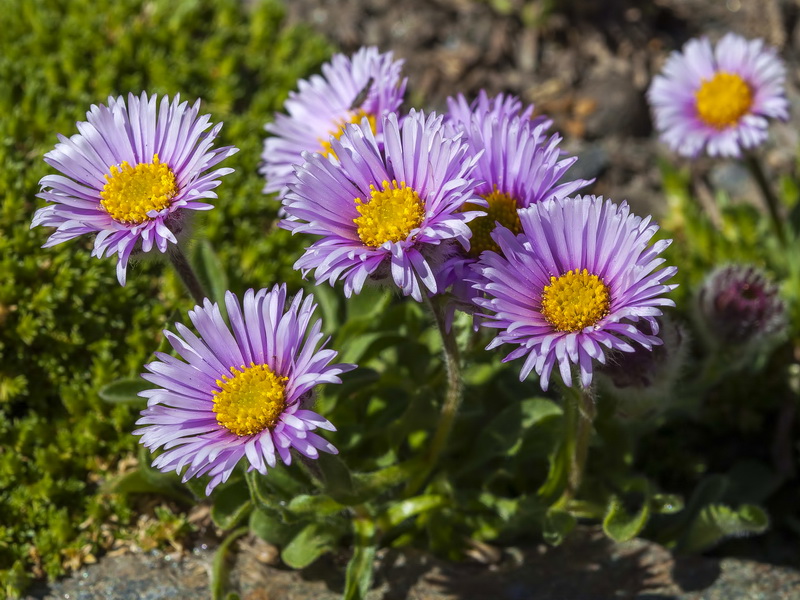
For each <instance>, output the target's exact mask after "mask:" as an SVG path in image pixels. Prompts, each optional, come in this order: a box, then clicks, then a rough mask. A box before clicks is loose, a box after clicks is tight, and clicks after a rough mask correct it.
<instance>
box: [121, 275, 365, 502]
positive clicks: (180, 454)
mask: <svg viewBox="0 0 800 600" xmlns="http://www.w3.org/2000/svg"><path fill="white" fill-rule="evenodd" d="M225 306H226V308H227V310H228V315H229V317H230V322H231V327H230V328H229V327H228V325H226V323H225V321H224V320H223V318H222V315H221V314H220V310H219V306H218V305H217V304H212V303H211V302H210V301H209V300H206V301H205V304H204V305H203V306H202V307H200V306H196V307H195V309H194V310H193V311H190V312H189V318H190V319H191V320H192V323H194V326H195V327H196V328H197V331H198V332H199V334H200V336H199V337H198V336H196V335H195V334H194V333H192V332H191V331H190V330H189V329H188V328H187V327H185V326H184V325H182V324H180V323H178V324H176V329H177V330H178V334H179V335H175V334H174V333H172V332H170V331H165V332H164V334H165V335H166V337H167V339H168V340H169V342H170V344H171V345H172V347H173V348H174V349H175V351H176V352H177V353H178V354H179V355H180V356H181V358H183V359H184V360H183V361H182V360H179V359H177V358H175V357H172V356H170V355H169V354H164V353H162V352H157V353H156V357H157V359H158V360H156V361H154V362H151V363H150V364H148V365H145V368H146V369H147V370H148V371H150V372H149V373H145V374H143V375H142V377H144V378H145V379H146V380H147V381H149V382H151V383H153V384H155V385H157V386H160V387H158V388H156V389H152V390H146V391H144V392H141V393H140V394H139V395H140V396H142V397H144V398H148V402H147V408H146V409H145V410H143V411H142V416H141V418H140V419H139V420H138V421H137V422H136V424H137V425H142V427H141V428H140V429H137V430H136V431H134V435H141V436H142V437H141V439H140V440H139V441H140V442H141V443H142V444H143V445H144V446H145V447H146V448H149V449H150V450H151V451H152V450H155V449H156V448H164V450H165V452H163V453H162V454H161V455H159V456H158V457H157V458H156V459H155V460H154V461H153V466H154V467H157V468H159V469H160V470H161V471H176V472H180V471H181V470H182V469H183V468H184V467H187V466H188V468H187V469H186V471H185V472H184V473H183V481H188V480H189V479H190V478H192V477H200V476H202V475H210V476H211V481H210V482H209V483H208V486H207V487H206V494H209V493H210V492H211V490H212V489H213V488H214V487H216V486H217V485H218V484H220V483H223V482H225V481H226V480H227V479H228V477H230V475H231V473H232V472H233V470H234V468H235V466H236V464H237V463H238V462H239V461H240V460H241V459H242V458H245V457H246V458H247V462H248V463H249V470H252V469H255V470H257V471H258V472H259V473H262V474H266V472H267V466H270V467H274V466H275V465H276V464H277V459H278V458H280V459H281V460H282V461H283V462H284V463H285V464H287V465H288V464H291V462H292V454H291V449H292V448H294V449H295V450H297V451H298V452H300V454H302V455H303V456H306V457H308V458H317V457H318V456H319V451H320V450H321V451H323V452H329V453H331V454H336V453H337V450H336V448H334V447H333V445H332V444H331V443H330V442H328V441H326V440H325V439H323V438H322V437H320V436H318V435H317V434H316V433H313V430H314V429H317V428H319V429H327V430H329V431H335V430H336V429H335V427H334V426H333V425H331V423H330V422H328V421H327V420H326V419H324V418H323V417H321V416H320V415H318V414H317V413H315V412H314V411H311V410H309V409H308V406H309V404H310V403H311V401H312V394H313V389H314V386H316V385H317V384H320V383H341V381H340V379H339V377H338V376H339V375H340V374H341V373H344V372H346V371H350V370H351V369H354V368H355V365H349V364H329V363H330V362H331V361H332V360H333V359H334V358H335V357H336V352H335V351H334V350H330V349H326V348H325V345H326V344H327V340H326V341H322V339H323V334H322V333H321V332H320V327H321V325H320V323H321V322H320V321H319V320H317V321H316V322H314V324H313V325H312V326H311V328H310V329H309V323H310V322H311V317H312V315H313V313H314V310H315V309H316V307H317V305H316V304H314V296H312V295H311V294H309V295H307V296H306V297H305V299H303V294H302V292H300V293H298V294H297V295H296V296H295V297H294V299H293V300H291V302H290V303H289V304H288V306H287V297H286V285H285V284H283V285H281V286H277V285H276V286H275V287H273V288H272V290H270V291H267V290H266V289H262V290H259V291H258V292H255V293H254V292H253V290H248V291H247V292H246V293H245V295H244V302H243V306H240V304H239V300H238V298H237V297H236V296H235V295H234V294H232V293H231V292H227V293H226V295H225ZM231 329H232V330H233V331H232V332H231ZM320 342H322V345H320ZM184 361H185V362H184Z"/></svg>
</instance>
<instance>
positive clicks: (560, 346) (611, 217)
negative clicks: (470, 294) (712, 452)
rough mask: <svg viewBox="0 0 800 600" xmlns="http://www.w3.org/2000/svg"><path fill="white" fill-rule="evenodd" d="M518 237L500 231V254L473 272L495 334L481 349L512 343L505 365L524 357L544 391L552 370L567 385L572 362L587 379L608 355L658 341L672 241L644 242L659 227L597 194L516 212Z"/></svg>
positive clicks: (585, 382) (486, 322)
mask: <svg viewBox="0 0 800 600" xmlns="http://www.w3.org/2000/svg"><path fill="white" fill-rule="evenodd" d="M519 214H520V221H521V225H522V233H521V234H520V235H516V236H515V235H514V234H513V233H512V232H511V231H510V230H508V229H507V228H505V227H498V228H497V229H496V230H495V231H494V232H493V234H492V237H493V238H494V240H495V241H496V242H497V244H498V246H499V247H500V250H501V253H497V252H492V251H488V252H485V253H484V254H483V255H482V257H481V260H480V262H478V263H477V265H476V267H475V269H476V270H477V271H478V273H479V274H480V277H478V278H476V280H475V287H476V289H477V290H478V291H480V292H481V293H482V294H481V295H479V296H477V297H476V298H475V303H476V304H477V305H478V306H480V307H481V308H483V309H484V310H485V312H484V313H481V315H480V316H481V317H482V319H483V320H482V322H481V325H482V326H485V327H490V328H495V329H498V330H499V331H498V334H497V336H496V337H495V338H494V340H492V342H491V343H490V344H489V346H488V347H487V349H491V348H495V347H497V346H500V345H502V344H516V345H518V346H519V347H518V348H516V349H515V350H513V351H512V352H511V353H510V354H509V355H508V356H506V358H505V360H506V361H508V360H513V359H515V358H519V357H522V356H524V357H525V362H524V363H523V365H522V369H521V372H520V379H521V380H522V379H525V378H526V377H527V376H528V375H529V374H530V372H531V371H533V370H535V371H536V372H537V373H538V374H539V378H540V383H541V386H542V389H545V390H546V389H547V387H548V384H549V380H550V374H551V372H552V370H553V367H554V366H557V367H558V369H559V371H560V374H561V377H562V379H563V381H564V383H565V384H566V385H571V383H572V373H571V368H572V365H575V366H577V367H578V370H579V374H580V382H581V385H582V386H583V387H588V386H589V385H591V382H592V372H593V363H594V361H598V362H600V363H605V361H606V353H607V352H608V351H609V350H615V349H616V350H621V351H623V352H632V351H633V350H634V348H635V346H634V344H639V345H641V346H643V347H644V348H647V349H651V348H652V347H653V346H655V345H658V344H660V343H661V340H660V339H659V338H658V337H657V334H658V323H657V321H656V317H658V316H660V315H661V310H660V307H662V306H674V302H673V301H672V300H670V299H668V298H665V297H664V294H666V293H668V292H669V291H671V290H672V289H674V287H675V286H674V285H667V284H665V283H664V282H665V281H666V280H668V279H669V278H670V277H672V276H673V275H674V274H675V272H676V268H675V267H665V268H659V267H660V266H661V265H662V264H663V262H664V259H663V258H659V256H658V255H659V254H660V253H661V252H663V250H664V249H665V248H666V247H667V246H668V245H669V243H670V240H660V241H658V242H656V243H654V244H652V245H648V244H649V242H650V240H651V239H652V237H653V235H654V234H655V233H656V231H657V229H658V227H657V226H656V225H654V224H652V223H650V218H649V217H648V218H646V219H641V218H639V217H636V216H634V215H632V214H631V213H630V209H629V208H628V205H627V204H626V203H625V202H623V203H622V204H621V205H619V206H618V205H616V204H614V203H612V202H611V201H610V200H605V201H604V200H603V199H602V198H599V197H594V196H585V197H580V196H577V197H575V198H565V199H563V200H545V201H544V202H540V203H538V204H534V205H531V206H530V207H529V208H526V209H522V210H520V211H519Z"/></svg>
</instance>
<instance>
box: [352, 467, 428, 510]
mask: <svg viewBox="0 0 800 600" xmlns="http://www.w3.org/2000/svg"><path fill="white" fill-rule="evenodd" d="M422 463H423V458H422V457H417V458H413V459H411V460H407V461H405V462H402V463H398V464H395V465H391V466H389V467H386V468H385V469H379V470H377V471H372V472H371V473H353V483H354V485H355V488H356V498H357V499H358V501H359V502H358V503H359V504H360V503H362V502H366V501H368V500H371V499H372V498H374V497H375V496H378V495H380V494H382V493H383V492H385V491H387V490H389V489H390V488H392V487H394V486H396V485H400V484H402V483H406V482H408V480H409V479H411V477H412V476H413V475H414V474H415V473H416V472H417V471H419V469H420V468H421V467H422Z"/></svg>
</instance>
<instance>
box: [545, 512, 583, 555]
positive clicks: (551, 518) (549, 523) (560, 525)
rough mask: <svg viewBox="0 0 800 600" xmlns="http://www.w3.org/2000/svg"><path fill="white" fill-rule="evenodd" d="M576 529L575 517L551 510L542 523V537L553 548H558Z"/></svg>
mask: <svg viewBox="0 0 800 600" xmlns="http://www.w3.org/2000/svg"><path fill="white" fill-rule="evenodd" d="M573 529H575V517H573V516H572V515H571V514H569V513H568V512H566V511H563V510H558V509H554V508H551V509H550V510H548V511H547V513H545V516H544V520H543V522H542V537H543V538H544V541H545V542H547V543H548V544H550V545H551V546H558V545H559V544H561V542H563V541H564V539H566V537H567V536H568V535H569V534H570V533H571V532H572V530H573Z"/></svg>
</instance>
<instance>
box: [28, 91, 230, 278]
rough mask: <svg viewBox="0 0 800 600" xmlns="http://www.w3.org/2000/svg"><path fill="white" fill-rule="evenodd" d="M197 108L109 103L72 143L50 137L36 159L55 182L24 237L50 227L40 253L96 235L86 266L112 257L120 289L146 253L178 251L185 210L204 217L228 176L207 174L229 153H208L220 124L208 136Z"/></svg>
mask: <svg viewBox="0 0 800 600" xmlns="http://www.w3.org/2000/svg"><path fill="white" fill-rule="evenodd" d="M199 110H200V101H199V100H198V101H197V102H195V103H194V105H192V106H191V107H189V105H188V103H187V102H181V101H180V96H175V98H174V99H173V100H172V102H170V100H169V98H168V97H166V96H165V97H163V98H162V99H161V102H160V105H158V103H157V97H156V96H150V97H148V95H147V94H146V93H145V92H142V94H141V96H138V97H137V96H134V95H133V94H129V95H128V102H127V104H126V102H125V100H124V99H123V98H122V97H121V96H120V97H118V98H113V97H110V98H109V99H108V106H106V105H102V104H101V105H99V106H97V105H92V107H91V109H90V110H89V112H88V113H86V119H87V120H86V122H80V123H78V131H79V133H78V134H76V135H73V136H72V137H70V138H67V137H64V136H62V135H59V136H58V139H59V143H58V144H56V147H55V149H54V150H51V151H50V152H48V153H47V154H45V156H44V160H45V162H47V164H49V165H50V166H52V167H54V168H55V169H57V170H58V171H60V172H61V174H59V175H46V176H45V177H43V178H42V180H41V181H40V182H39V183H40V185H41V187H42V190H41V192H40V193H39V194H38V197H39V198H42V199H44V200H46V201H47V202H48V205H47V206H45V207H44V208H40V209H39V210H37V211H36V214H35V215H34V217H33V223H32V225H31V227H36V226H37V225H43V226H45V227H56V228H57V229H56V231H55V232H54V233H53V234H52V235H51V236H50V238H49V239H48V240H47V242H46V243H45V244H44V247H49V246H54V245H56V244H60V243H62V242H65V241H67V240H71V239H72V238H75V237H78V236H81V235H84V234H87V233H96V234H97V235H96V236H95V239H94V249H93V251H92V256H97V257H98V258H100V257H102V256H104V255H108V256H110V255H112V254H116V255H117V257H118V260H117V278H118V279H119V282H120V284H121V285H125V279H126V268H127V265H128V259H129V257H130V256H131V253H132V252H134V251H141V252H149V251H150V250H152V249H153V247H155V248H157V249H158V251H159V252H162V253H163V252H166V251H167V248H168V245H169V243H173V244H175V243H177V238H176V237H175V236H176V234H178V233H180V231H181V230H182V229H183V227H184V225H185V223H184V220H185V218H186V215H185V214H184V211H187V210H192V211H194V210H210V209H212V208H213V205H211V204H209V203H208V202H205V200H208V199H212V198H216V197H217V195H216V193H214V192H213V191H212V190H214V188H216V187H217V186H218V185H219V184H220V180H219V178H220V177H222V176H223V175H226V174H228V173H231V172H233V169H228V168H222V169H216V170H214V171H209V169H211V168H212V167H214V166H216V165H217V164H218V163H220V162H221V161H222V160H223V159H225V158H227V157H229V156H231V155H232V154H234V153H235V152H237V149H236V148H234V147H232V146H226V147H224V148H216V149H215V148H213V143H214V139H215V138H216V137H217V135H218V134H219V131H220V128H221V127H222V124H221V123H220V124H217V125H215V126H214V127H213V128H211V130H210V131H207V130H208V128H209V127H211V122H210V117H209V115H203V116H199V117H198V112H199Z"/></svg>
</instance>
